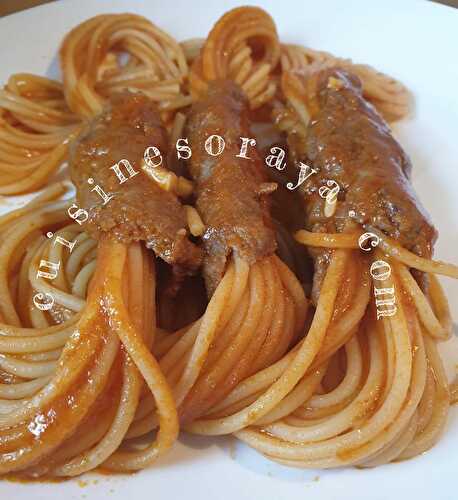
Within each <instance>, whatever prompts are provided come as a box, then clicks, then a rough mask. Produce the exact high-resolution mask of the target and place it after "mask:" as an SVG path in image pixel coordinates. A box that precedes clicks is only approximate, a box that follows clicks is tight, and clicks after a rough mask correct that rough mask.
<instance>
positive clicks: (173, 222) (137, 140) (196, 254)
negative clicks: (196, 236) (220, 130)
mask: <svg viewBox="0 0 458 500" xmlns="http://www.w3.org/2000/svg"><path fill="white" fill-rule="evenodd" d="M149 146H156V147H157V148H158V149H159V150H160V151H161V153H162V156H163V158H164V159H165V158H166V151H167V136H166V132H165V130H164V128H163V127H162V125H161V123H160V118H159V113H158V111H157V109H156V107H155V106H154V104H153V103H152V102H151V101H150V100H149V99H148V98H147V97H145V96H143V95H139V94H129V93H125V94H120V95H119V96H116V97H115V98H114V99H113V100H112V102H111V105H110V108H109V109H107V110H106V111H105V112H104V113H103V114H102V115H100V116H98V117H96V118H95V119H94V120H93V121H92V122H91V123H90V124H89V126H88V129H87V131H86V132H85V133H84V134H83V135H82V136H81V137H80V139H79V140H78V142H77V144H76V146H74V147H73V150H72V152H71V158H70V165H71V176H72V181H73V182H74V184H75V186H76V188H77V199H78V205H79V206H80V207H81V208H84V209H86V210H87V211H88V212H89V215H90V217H89V220H88V221H87V222H86V223H85V229H86V230H87V231H88V233H89V234H90V235H91V236H92V237H93V238H95V239H99V238H100V237H101V236H102V235H107V236H108V237H110V238H112V239H115V240H117V241H121V242H123V243H130V242H132V241H138V240H144V241H145V242H146V244H147V246H148V247H149V248H151V249H152V250H153V251H154V252H155V254H156V255H157V256H158V257H161V258H162V259H163V260H164V261H165V262H167V263H168V264H171V265H173V266H174V270H175V271H176V272H179V273H185V272H190V271H194V270H196V269H197V268H198V267H199V266H200V263H201V258H202V255H201V250H200V249H199V248H198V247H197V246H195V245H194V244H193V243H192V242H191V241H189V240H188V238H187V230H186V227H187V224H186V215H185V211H184V209H183V207H182V205H181V203H180V201H179V200H178V198H177V197H176V196H175V195H174V194H173V193H170V192H166V191H164V190H163V189H162V188H161V187H159V186H158V184H156V182H154V181H153V180H151V179H150V178H149V177H147V176H146V174H145V173H144V172H143V171H142V170H141V161H142V158H143V154H144V151H145V149H146V148H147V147H149ZM121 159H126V160H128V161H129V162H130V164H131V165H132V167H133V168H134V169H135V170H136V171H137V172H139V173H138V175H136V176H134V177H131V178H129V174H128V173H127V172H126V170H125V168H122V172H123V173H124V174H125V176H126V177H127V179H128V180H127V181H126V182H124V183H123V184H120V181H119V179H118V177H117V176H116V174H115V172H114V171H113V170H111V168H110V167H112V166H113V165H115V164H116V163H117V162H119V161H120V160H121ZM91 177H92V178H93V179H95V184H98V185H100V186H101V187H102V188H103V190H104V191H105V192H106V193H107V194H114V198H113V199H111V200H110V201H109V202H108V203H107V204H106V205H104V204H103V200H102V198H101V197H100V196H99V195H98V194H97V193H96V192H93V191H91V190H92V189H93V188H94V185H95V184H93V185H89V184H88V179H89V178H91Z"/></svg>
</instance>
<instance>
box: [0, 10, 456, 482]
mask: <svg viewBox="0 0 458 500" xmlns="http://www.w3.org/2000/svg"><path fill="white" fill-rule="evenodd" d="M59 55H60V63H61V71H62V83H61V82H58V81H52V80H49V79H46V78H43V77H38V76H35V75H30V74H25V73H24V74H16V75H13V76H11V77H10V79H9V80H8V82H7V83H6V85H5V86H4V88H3V89H2V90H1V91H0V152H1V154H2V160H1V163H0V194H2V195H18V194H26V193H34V195H33V198H32V199H31V201H29V202H28V203H27V204H26V205H24V206H22V207H21V208H18V209H17V210H14V211H11V212H9V213H7V214H5V215H3V216H2V217H0V474H2V475H4V474H14V475H20V476H21V477H29V478H30V477H71V476H76V475H79V474H82V473H84V472H87V471H89V470H93V469H97V468H99V467H100V468H103V469H105V470H110V471H116V472H127V471H133V470H138V469H142V468H145V467H147V466H149V465H150V464H152V463H153V462H154V461H155V460H156V459H157V458H158V457H160V456H161V455H163V454H164V453H165V452H166V451H167V450H169V449H170V448H171V447H172V445H173V443H174V442H175V440H176V439H177V437H178V434H179V430H180V428H181V429H183V430H185V431H186V432H191V433H195V434H206V435H224V434H234V435H235V436H236V437H237V438H238V439H240V440H242V441H244V442H245V443H247V444H248V445H250V446H252V447H254V448H255V449H257V450H259V451H260V452H261V453H262V454H263V455H265V456H267V457H268V458H271V459H272V460H275V461H277V462H280V463H283V464H287V465H291V466H296V467H312V468H329V467H339V466H345V465H358V466H375V465H378V464H382V463H386V462H390V461H394V460H401V459H405V458H410V457H413V456H415V455H418V454H419V453H422V452H423V451H425V450H427V449H429V448H430V447H431V446H432V445H433V444H434V443H435V442H436V441H437V440H438V439H439V437H440V435H441V432H442V430H443V428H444V424H445V422H446V418H447V412H448V407H449V405H450V401H451V396H450V389H449V385H448V381H447V378H446V376H445V373H444V369H443V366H442V362H441V359H440V357H439V355H438V352H437V343H438V342H440V341H444V340H446V339H448V337H449V336H450V333H451V325H452V323H451V318H450V312H449V309H448V304H447V300H446V298H445V296H444V293H443V291H442V288H441V286H440V284H439V281H438V279H437V277H436V275H437V274H440V275H445V276H449V277H453V278H458V268H457V267H456V266H453V265H450V264H445V263H441V262H437V261H434V260H432V256H433V246H434V242H435V239H436V237H437V234H436V231H435V229H434V227H433V225H432V223H431V222H430V220H429V218H428V216H427V215H426V212H425V210H424V209H423V207H422V206H421V204H420V202H419V201H418V198H417V196H416V194H415V192H414V191H413V188H412V185H411V182H410V170H411V165H410V162H409V159H408V158H407V156H406V155H405V153H404V152H403V150H402V148H401V146H400V145H399V144H398V143H397V142H396V140H395V139H394V137H393V135H392V133H391V130H390V127H389V125H388V124H387V122H386V121H385V120H388V121H391V120H396V119H399V118H402V117H404V116H406V115H407V114H408V111H409V103H410V96H409V93H408V91H407V89H405V87H404V86H403V85H402V84H401V83H399V82H397V81H395V80H394V79H392V78H390V77H388V76H386V75H383V74H381V73H379V72H377V71H375V70H374V69H372V68H371V67H369V66H366V65H361V64H354V63H352V61H350V60H348V59H341V58H338V57H335V56H332V55H331V54H327V53H324V52H319V51H315V50H312V49H310V48H305V47H301V46H297V45H288V44H282V43H281V42H280V39H279V37H278V34H277V30H276V26H275V23H274V21H273V19H272V18H271V17H270V16H269V15H268V14H267V13H266V12H265V11H263V10H262V9H259V8H255V7H241V8H237V9H234V10H232V11H230V12H228V13H226V14H225V15H223V16H222V17H221V18H220V19H219V20H218V21H217V23H216V24H215V26H214V27H213V28H212V30H211V31H210V33H209V35H208V37H207V38H206V39H205V40H190V41H185V42H182V43H181V44H180V43H178V42H176V41H175V40H174V39H173V38H172V37H171V36H170V35H168V34H167V33H165V32H164V31H162V30H161V29H159V28H158V27H156V26H155V25H153V24H152V23H151V22H150V21H148V20H147V19H145V18H143V17H141V16H138V15H133V14H106V15H100V16H96V17H94V18H92V19H89V20H88V21H86V22H84V23H82V24H80V25H79V26H77V27H76V28H74V29H73V30H72V31H71V32H70V33H68V34H67V36H66V37H65V39H64V41H63V43H62V46H61V48H60V53H59ZM286 151H288V155H286V154H285V152H286ZM59 178H60V179H62V178H64V180H59ZM37 191H39V192H37Z"/></svg>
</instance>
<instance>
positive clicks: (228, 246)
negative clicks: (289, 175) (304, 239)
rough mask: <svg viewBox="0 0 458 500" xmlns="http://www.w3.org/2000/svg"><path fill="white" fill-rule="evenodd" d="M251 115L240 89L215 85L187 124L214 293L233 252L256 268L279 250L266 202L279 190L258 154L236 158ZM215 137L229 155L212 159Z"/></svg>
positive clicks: (206, 268)
mask: <svg viewBox="0 0 458 500" xmlns="http://www.w3.org/2000/svg"><path fill="white" fill-rule="evenodd" d="M247 114H248V103H247V101H246V100H245V98H244V97H243V95H242V93H241V91H240V89H239V88H238V87H237V85H236V84H234V83H232V82H230V81H216V82H213V83H212V84H210V88H209V92H208V95H207V96H206V98H205V99H204V100H202V101H200V102H198V103H196V104H195V105H194V106H193V108H192V110H191V113H190V116H189V118H188V121H187V133H186V134H185V135H186V136H187V137H188V138H189V142H190V145H191V147H192V151H193V154H192V157H191V160H190V172H191V175H192V177H193V178H194V179H195V180H196V184H197V203H196V204H197V209H198V211H199V213H200V214H201V216H202V218H203V220H204V222H205V224H206V226H207V230H206V232H205V234H204V236H203V241H204V249H205V258H204V274H205V279H206V283H207V289H208V291H209V293H212V292H213V291H214V289H215V287H216V285H217V284H218V283H219V281H220V279H221V277H222V276H223V273H224V270H225V266H226V261H227V258H228V256H229V254H231V252H234V253H235V254H236V255H238V256H240V257H241V258H243V259H245V260H247V261H248V262H250V263H253V262H255V261H257V260H258V259H260V258H262V257H265V256H268V255H271V254H272V253H273V252H275V248H276V242H275V232H274V229H273V224H272V220H271V217H270V214H269V206H268V205H269V202H268V198H267V196H266V194H267V193H268V192H270V191H271V189H272V188H275V185H272V184H271V183H270V184H269V183H268V182H266V177H265V172H264V167H263V165H262V160H261V159H260V157H259V156H258V154H257V153H256V148H253V147H252V148H248V151H247V156H248V157H249V158H250V159H243V158H237V157H236V156H237V154H239V153H240V145H241V140H240V137H250V132H249V125H248V117H247ZM216 134H218V135H220V136H221V137H223V138H224V140H225V149H224V151H223V152H222V153H221V154H220V155H219V156H211V155H209V154H208V153H207V151H206V150H205V141H206V140H207V138H208V137H209V136H212V135H216ZM215 150H216V151H215V152H217V148H216V147H215Z"/></svg>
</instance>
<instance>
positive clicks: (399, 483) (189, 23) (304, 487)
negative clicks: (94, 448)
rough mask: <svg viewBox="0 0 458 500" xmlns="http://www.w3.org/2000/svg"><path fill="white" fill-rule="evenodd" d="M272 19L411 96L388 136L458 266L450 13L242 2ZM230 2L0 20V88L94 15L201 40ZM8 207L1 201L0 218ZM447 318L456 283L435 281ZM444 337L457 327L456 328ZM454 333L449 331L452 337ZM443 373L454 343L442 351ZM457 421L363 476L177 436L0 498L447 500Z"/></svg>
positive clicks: (452, 486) (444, 253)
mask: <svg viewBox="0 0 458 500" xmlns="http://www.w3.org/2000/svg"><path fill="white" fill-rule="evenodd" d="M251 3H252V4H258V5H260V6H262V7H264V8H265V9H266V10H268V11H269V12H270V13H271V14H272V15H273V17H274V19H275V21H276V24H277V27H278V31H279V33H280V36H281V38H282V40H284V41H288V42H296V43H297V42H299V43H304V44H307V45H309V46H311V47H314V48H318V49H322V50H327V51H331V52H334V53H335V54H337V55H340V56H346V57H351V58H353V59H354V60H355V61H359V62H366V63H369V64H372V65H374V66H376V67H377V68H378V69H380V70H382V71H384V72H386V73H388V74H390V75H393V76H395V77H397V78H399V79H400V80H401V81H403V82H404V83H405V84H406V85H407V86H408V87H409V88H410V89H411V90H412V91H413V93H414V95H415V100H416V111H415V116H414V117H411V118H409V119H408V120H405V121H404V122H403V123H401V124H399V125H397V126H396V133H397V136H398V138H399V140H400V141H401V143H402V144H403V146H404V148H405V149H406V150H407V152H408V153H409V154H410V156H411V158H412V161H413V165H414V184H415V187H416V189H417V191H418V193H419V196H420V198H421V200H422V201H423V203H424V205H425V207H426V208H427V209H428V210H429V212H430V214H431V216H432V218H433V220H434V222H435V224H436V227H437V228H438V229H439V232H440V238H439V242H438V244H437V247H436V257H437V258H440V259H442V260H447V261H451V262H455V263H456V262H458V231H457V225H458V189H457V188H458V135H457V130H458V128H457V123H458V93H457V83H458V62H457V52H458V10H454V9H452V8H449V7H443V6H439V5H437V4H433V3H430V2H426V1H420V2H417V1H407V0H404V1H402V2H400V1H395V0H392V1H387V0H384V1H383V2H368V1H350V0H346V1H345V2H341V1H338V0H335V1H330V0H320V1H319V2H311V1H304V0H297V1H293V0H282V1H278V0H277V1H273V0H264V1H260V2H257V1H252V2H251ZM241 4H243V2H238V1H232V0H231V1H228V0H226V1H222V0H219V1H217V0H216V1H215V0H213V1H211V2H208V1H203V0H193V1H192V2H191V1H186V0H170V1H167V2H165V1H163V0H149V1H146V0H145V1H128V0H125V1H122V0H106V1H103V0H99V1H97V2H95V1H91V0H79V1H73V2H71V1H65V0H64V1H59V2H56V3H52V4H48V5H45V6H42V7H39V8H35V9H32V10H28V11H25V12H21V13H19V14H15V15H13V16H9V17H6V18H3V19H0V47H2V50H1V56H0V81H6V79H7V78H8V75H10V74H12V73H15V72H21V71H26V72H32V73H37V74H47V75H50V76H54V77H55V76H56V72H57V64H56V53H57V50H58V47H59V43H60V42H61V40H62V38H63V36H64V35H65V33H67V31H68V30H70V29H71V28H72V27H73V26H75V25H76V24H78V23H79V22H81V21H83V20H85V19H87V18H88V17H91V16H93V15H95V14H100V13H107V12H129V11H130V12H137V13H139V14H143V15H144V16H146V17H148V18H149V19H151V20H152V21H153V22H155V23H157V24H158V25H159V26H160V27H162V28H163V29H165V30H166V31H168V32H169V33H170V34H171V35H173V36H175V37H176V38H177V39H180V40H181V39H184V38H190V37H197V36H205V35H206V34H207V33H208V31H209V29H210V28H211V26H212V25H213V23H214V22H215V21H216V20H217V19H218V17H219V16H220V15H221V14H222V13H223V12H225V11H227V10H228V9H230V8H232V7H234V6H236V5H241ZM6 208H11V207H10V206H9V205H5V204H4V203H0V212H1V211H5V209H6ZM443 282H444V284H445V287H446V292H447V295H448V297H449V300H450V304H451V307H452V311H454V313H455V318H456V317H458V283H456V282H452V281H451V280H447V279H445V280H443ZM455 332H457V329H456V327H455ZM457 333H458V332H457ZM443 351H447V353H446V354H447V366H448V369H449V373H450V376H452V375H454V371H455V363H456V362H458V348H457V339H454V342H453V341H452V343H451V344H448V345H447V346H446V348H445V349H443ZM457 449H458V411H457V408H452V410H451V412H450V418H449V422H448V426H447V429H446V431H445V436H444V437H443V439H442V440H441V441H440V443H439V444H438V445H437V446H436V447H435V448H434V449H432V450H430V451H429V452H427V453H426V454H424V455H422V456H420V457H417V458H415V459H413V460H410V461H407V462H403V463H399V464H392V465H386V466H383V467H379V468H377V469H374V470H357V469H342V470H335V471H326V472H322V471H302V470H296V469H288V468H286V467H281V466H278V465H275V464H273V463H271V462H269V461H267V460H265V459H264V458H263V457H261V456H260V455H258V454H257V453H255V452H253V451H251V450H249V449H248V448H246V447H245V446H244V445H242V444H240V443H236V442H235V440H232V439H231V438H215V439H213V438H212V439H207V438H197V437H191V436H187V435H183V436H182V437H181V438H180V442H179V443H178V444H177V445H176V446H175V447H174V449H173V450H172V452H171V453H169V454H168V455H167V456H166V457H165V458H164V459H163V460H161V461H160V462H158V463H157V464H156V466H155V467H153V468H151V469H149V470H146V471H143V472H141V473H138V474H135V475H131V476H108V477H104V476H95V475H88V476H85V477H84V478H83V480H73V481H68V482H65V483H59V484H14V483H8V482H1V481H0V498H2V499H4V498H14V499H18V500H22V499H24V500H26V499H27V500H29V499H31V498H33V499H34V500H39V499H45V500H53V499H59V500H60V499H62V498H63V497H64V498H66V499H70V498H72V499H73V498H75V499H82V498H85V499H96V498H97V499H102V498H108V499H111V500H120V499H126V498H128V496H130V497H131V498H135V499H143V498H145V499H147V498H148V499H149V498H154V499H158V500H162V499H167V500H174V499H179V498H186V499H187V500H194V499H202V498H209V499H212V500H232V499H234V500H235V499H237V500H245V499H247V500H248V499H249V500H253V499H255V500H257V499H262V500H274V499H275V500H280V499H288V500H291V499H293V498H311V499H313V500H329V499H341V500H346V499H348V500H350V499H351V500H368V499H371V500H381V499H387V498H390V499H392V500H397V499H404V498H415V499H416V500H431V499H434V500H446V499H450V500H452V499H453V500H456V499H457V498H458V493H457V491H456V488H457V486H456V485H457V482H456V474H457V466H458V452H457Z"/></svg>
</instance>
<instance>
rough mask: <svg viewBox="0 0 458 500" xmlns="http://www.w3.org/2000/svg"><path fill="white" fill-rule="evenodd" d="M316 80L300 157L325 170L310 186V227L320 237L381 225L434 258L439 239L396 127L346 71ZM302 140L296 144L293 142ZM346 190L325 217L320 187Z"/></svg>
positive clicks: (409, 246)
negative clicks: (353, 224)
mask: <svg viewBox="0 0 458 500" xmlns="http://www.w3.org/2000/svg"><path fill="white" fill-rule="evenodd" d="M315 78H316V104H317V106H316V108H317V111H316V113H313V114H312V120H311V122H310V124H309V126H308V130H307V135H306V138H305V141H304V142H302V144H297V143H296V144H293V149H294V150H295V151H296V153H297V152H298V151H299V152H300V153H299V156H301V159H302V160H304V161H305V162H307V163H308V164H309V165H310V166H311V167H313V168H314V169H316V170H317V171H318V173H317V174H316V175H313V176H311V177H310V179H309V180H308V181H307V182H306V183H304V185H303V193H304V194H306V195H307V198H306V199H307V226H308V228H309V229H311V230H313V231H317V232H335V231H341V230H342V229H343V226H344V224H345V223H346V222H347V221H348V219H349V212H350V211H351V210H353V211H354V212H355V214H354V215H353V217H352V218H353V219H354V220H356V221H357V222H358V223H360V224H363V225H366V227H368V228H370V227H371V226H372V227H375V228H377V229H379V230H380V231H382V232H384V233H385V234H387V235H389V236H390V237H392V238H394V239H395V240H397V241H398V242H399V243H400V244H401V245H402V246H403V247H404V248H407V249H409V250H411V251H413V252H415V253H416V254H418V255H420V256H422V257H426V258H428V257H431V255H432V251H433V244H434V241H435V239H436V237H437V233H436V230H435V229H434V227H433V225H432V223H431V222H430V219H429V217H428V215H427V214H426V212H425V210H424V208H423V207H422V205H421V203H420V201H419V200H418V198H417V196H416V194H415V192H414V190H413V188H412V185H411V182H410V170H411V164H410V161H409V159H408V157H407V155H406V154H405V153H404V151H403V150H402V148H401V146H400V145H399V143H398V142H397V141H396V140H395V139H394V137H393V136H392V134H391V131H390V128H389V127H388V125H387V124H386V123H385V121H384V120H383V118H382V117H381V116H380V115H379V114H378V112H377V111H376V110H375V108H374V107H373V106H372V105H371V104H369V103H367V102H366V101H365V100H364V98H363V97H362V92H361V83H360V81H359V79H358V78H357V77H355V76H353V75H351V74H349V73H347V72H346V71H344V70H341V69H335V68H334V69H328V70H324V71H322V72H320V73H318V75H317V76H316V77H315ZM293 142H294V139H293ZM328 179H332V180H335V181H336V182H337V183H338V184H339V185H340V193H339V198H338V200H339V202H338V205H337V207H338V208H337V210H336V213H335V214H334V216H333V217H331V218H325V217H324V216H323V215H322V210H323V200H322V199H320V198H319V196H318V193H317V190H318V189H319V186H322V185H325V183H326V180H328Z"/></svg>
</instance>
